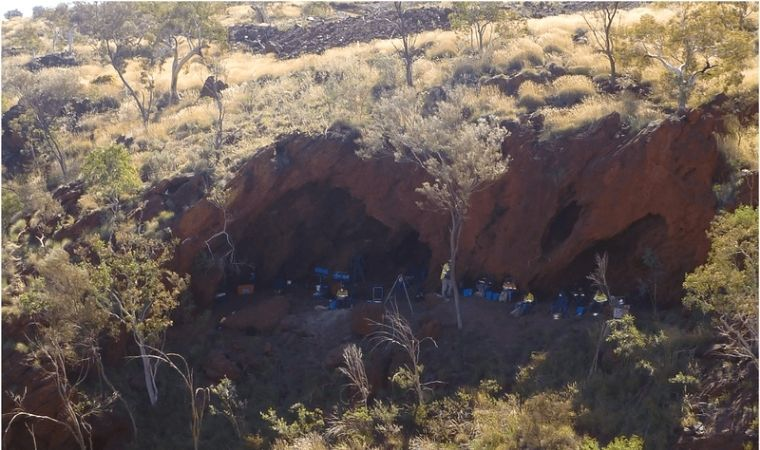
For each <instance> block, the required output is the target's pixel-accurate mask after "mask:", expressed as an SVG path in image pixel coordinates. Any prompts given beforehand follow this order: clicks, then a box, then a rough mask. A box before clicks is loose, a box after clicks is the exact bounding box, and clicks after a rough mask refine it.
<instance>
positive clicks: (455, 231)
mask: <svg viewBox="0 0 760 450" xmlns="http://www.w3.org/2000/svg"><path fill="white" fill-rule="evenodd" d="M461 230H462V220H461V219H460V218H459V217H458V216H457V215H455V214H452V219H451V232H450V233H449V250H450V254H451V270H450V271H449V275H450V276H451V287H452V288H453V289H454V309H455V310H456V315H457V329H459V330H461V329H462V313H461V311H460V310H459V286H458V285H457V269H456V267H457V248H458V247H459V235H460V232H461Z"/></svg>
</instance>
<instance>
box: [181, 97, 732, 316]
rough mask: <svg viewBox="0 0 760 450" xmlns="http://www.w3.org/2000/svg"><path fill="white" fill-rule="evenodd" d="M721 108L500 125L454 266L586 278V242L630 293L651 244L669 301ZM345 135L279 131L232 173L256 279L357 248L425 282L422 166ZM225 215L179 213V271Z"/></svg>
mask: <svg viewBox="0 0 760 450" xmlns="http://www.w3.org/2000/svg"><path fill="white" fill-rule="evenodd" d="M719 115H720V110H719V107H718V105H713V106H709V105H708V106H706V107H704V108H702V109H698V110H694V111H692V112H690V113H689V114H688V116H687V117H684V118H676V117H671V118H668V119H666V120H664V121H662V122H661V123H658V124H651V125H650V126H649V127H648V128H646V129H644V130H642V131H641V132H639V133H637V134H635V135H632V136H629V135H626V133H625V131H624V130H623V129H621V123H620V119H619V117H618V116H617V115H616V114H613V115H611V116H609V117H607V118H606V119H604V120H602V121H601V122H599V123H597V124H596V125H594V126H592V127H590V128H589V129H587V130H584V131H583V132H580V133H578V134H576V135H574V136H570V137H567V138H564V139H562V140H555V141H550V142H541V141H539V140H538V137H537V132H536V131H533V130H532V129H530V127H526V126H524V125H520V124H516V123H511V124H505V125H508V126H509V127H510V128H511V129H512V135H511V136H510V137H508V138H507V140H506V141H505V143H504V145H503V151H504V154H505V155H509V156H510V157H511V158H512V162H511V166H510V170H509V172H508V173H507V174H506V175H505V176H503V177H502V178H501V179H500V180H499V181H498V182H496V183H495V184H494V185H493V186H491V187H490V188H489V189H487V190H486V191H484V192H480V193H478V194H477V195H475V196H474V197H473V199H472V208H471V212H470V215H469V218H468V221H467V224H466V226H465V230H464V232H463V234H462V243H461V255H460V273H462V275H463V277H464V278H465V280H467V279H472V278H474V277H476V276H479V275H480V274H486V273H487V274H491V275H493V276H494V277H496V278H499V277H502V276H504V275H506V274H511V275H512V276H513V277H514V278H515V280H516V281H517V283H518V285H519V286H520V287H521V288H530V289H533V290H535V291H537V293H539V294H541V293H550V292H552V291H554V290H555V289H558V288H562V287H566V286H569V285H571V284H574V283H577V282H582V281H584V280H585V275H586V274H587V273H589V272H590V271H591V269H592V266H593V257H594V254H595V253H597V252H605V251H606V252H609V254H610V269H609V279H610V283H611V286H612V287H613V291H615V292H616V293H619V294H624V293H630V294H633V293H635V292H636V289H637V286H638V281H639V279H644V278H646V276H647V272H646V270H647V269H646V267H645V266H644V265H643V264H642V262H641V259H642V257H643V255H644V253H645V252H654V254H655V255H656V256H657V258H658V259H659V260H660V261H661V263H662V264H663V267H664V273H663V274H662V276H661V280H663V281H662V282H661V284H660V285H659V286H658V291H659V293H660V299H661V300H664V301H671V302H672V301H677V300H678V299H679V298H680V284H681V281H682V277H683V274H684V273H686V272H688V271H690V270H692V269H693V268H694V267H695V266H696V265H698V264H699V263H700V262H702V261H703V260H704V258H705V256H706V253H707V249H708V242H707V240H706V237H705V230H706V229H707V227H708V225H709V223H710V220H711V219H712V217H713V216H714V211H715V198H714V194H713V191H712V185H713V183H714V182H716V178H717V177H718V174H719V173H720V172H721V171H720V166H721V159H720V156H719V152H718V151H717V149H716V143H715V139H714V137H713V134H712V132H713V130H714V129H715V128H716V124H717V123H718V122H719ZM356 137H357V136H356V134H351V133H349V132H343V133H337V132H334V133H332V134H328V136H325V137H309V136H304V135H292V136H289V137H285V138H283V139H282V140H281V141H280V142H278V143H277V144H275V145H272V146H271V147H269V148H266V149H263V150H262V151H260V152H259V153H258V154H257V155H256V156H254V157H253V158H251V159H250V160H249V161H248V162H247V163H246V164H245V165H244V166H243V167H242V168H241V169H240V170H239V172H238V173H237V175H236V177H235V178H234V179H233V180H232V181H231V182H230V183H229V185H228V189H229V191H230V199H231V200H230V201H229V203H228V205H227V211H228V224H227V230H228V231H229V232H230V235H231V236H232V237H233V239H234V240H235V242H236V247H237V249H236V250H237V255H238V256H239V257H240V258H243V259H247V260H249V261H250V262H254V263H255V264H256V265H257V267H258V274H257V275H258V276H259V279H260V280H261V281H264V282H266V281H267V280H271V279H272V278H273V277H274V276H275V275H276V274H277V273H281V272H286V273H288V275H289V276H290V277H302V278H306V277H310V276H311V271H312V269H313V267H314V266H315V265H320V264H321V265H327V266H330V267H333V268H336V269H341V268H342V269H348V266H349V264H350V260H351V257H352V255H355V254H357V253H361V254H362V255H364V257H365V260H366V261H367V262H366V265H365V269H366V271H367V272H368V273H372V274H373V276H374V275H377V276H379V275H382V276H386V277H387V276H392V273H393V272H396V271H397V270H398V269H399V268H404V267H408V266H409V265H410V264H425V263H427V267H428V271H429V273H430V274H431V275H432V276H429V277H428V280H432V281H431V283H432V284H435V282H436V277H435V276H434V275H437V274H434V272H436V271H437V269H438V268H439V265H440V264H441V262H442V261H444V260H445V259H446V258H447V253H448V248H447V242H448V241H447V236H446V235H447V227H448V221H447V220H446V218H445V217H444V216H443V215H439V214H436V213H433V212H428V211H421V210H420V209H418V207H417V206H416V204H415V202H416V201H419V200H423V199H422V198H421V197H420V196H419V195H418V194H417V193H416V192H415V188H416V187H417V186H418V185H419V183H420V182H421V181H423V180H424V179H425V176H424V174H423V173H421V172H419V171H417V170H416V169H415V168H414V167H412V166H408V165H397V164H395V163H394V162H393V161H391V160H387V159H384V160H370V161H366V160H362V159H360V158H359V157H357V156H356V154H355V150H356V144H355V139H356ZM222 223H223V215H222V210H221V209H219V208H218V207H215V206H214V205H212V204H210V203H208V202H207V201H205V200H201V201H200V202H198V203H197V204H196V205H195V206H193V207H192V208H190V209H188V210H187V211H186V213H185V214H184V215H183V216H182V217H181V218H179V220H178V221H177V225H176V226H175V234H176V235H177V236H178V237H179V238H180V240H181V242H182V243H181V244H180V247H179V249H178V252H177V256H176V261H175V263H176V267H177V268H178V269H179V270H181V271H186V272H187V271H190V270H191V268H192V265H193V261H194V259H195V258H196V256H197V255H198V254H199V252H200V251H201V250H202V249H203V248H205V240H206V239H208V237H210V236H212V235H213V234H214V233H216V232H218V231H219V230H220V229H221V226H222ZM220 244H221V243H220ZM389 267H390V269H389ZM384 270H385V272H384ZM379 279H384V278H379ZM197 300H198V301H200V302H203V301H204V300H205V301H208V299H197Z"/></svg>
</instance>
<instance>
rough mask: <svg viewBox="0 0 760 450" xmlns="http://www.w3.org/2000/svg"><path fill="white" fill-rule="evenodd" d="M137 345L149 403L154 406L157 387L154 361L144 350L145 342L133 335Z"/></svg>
mask: <svg viewBox="0 0 760 450" xmlns="http://www.w3.org/2000/svg"><path fill="white" fill-rule="evenodd" d="M135 341H136V342H137V346H138V347H139V348H140V359H142V363H143V374H144V375H145V387H146V388H147V390H148V398H149V399H150V405H151V406H155V405H156V403H158V388H157V387H156V375H155V372H154V370H153V364H154V361H153V360H152V359H151V358H150V357H149V356H148V353H147V352H146V350H145V344H144V343H143V342H142V339H139V338H137V337H135Z"/></svg>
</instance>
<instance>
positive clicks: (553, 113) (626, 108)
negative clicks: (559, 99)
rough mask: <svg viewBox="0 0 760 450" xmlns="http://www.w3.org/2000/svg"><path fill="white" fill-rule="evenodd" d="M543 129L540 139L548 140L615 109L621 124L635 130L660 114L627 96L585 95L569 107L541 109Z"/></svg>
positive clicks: (646, 104) (606, 114) (591, 122)
mask: <svg viewBox="0 0 760 450" xmlns="http://www.w3.org/2000/svg"><path fill="white" fill-rule="evenodd" d="M541 112H542V113H543V115H544V130H543V132H542V133H541V139H550V138H553V137H556V136H560V135H563V134H567V133H570V132H573V131H576V130H580V129H582V128H584V127H587V126H589V125H591V124H593V123H595V122H597V121H599V120H600V119H602V118H604V117H607V116H608V115H610V114H612V113H614V112H617V113H618V114H620V116H621V120H622V121H623V123H625V124H627V125H628V126H629V127H630V128H631V129H632V130H634V131H635V130H639V129H641V128H643V127H645V126H646V125H648V124H649V123H650V122H652V121H655V120H659V119H661V118H662V117H663V114H662V113H661V112H659V111H657V110H656V109H655V108H654V107H653V106H652V105H650V104H648V103H646V102H644V101H641V100H638V99H634V98H631V97H622V98H615V97H611V96H608V95H595V96H593V97H588V98H587V99H585V100H584V101H583V102H582V103H580V104H578V105H575V106H572V107H570V108H545V109H542V110H541Z"/></svg>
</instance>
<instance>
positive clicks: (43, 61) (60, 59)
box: [24, 52, 79, 72]
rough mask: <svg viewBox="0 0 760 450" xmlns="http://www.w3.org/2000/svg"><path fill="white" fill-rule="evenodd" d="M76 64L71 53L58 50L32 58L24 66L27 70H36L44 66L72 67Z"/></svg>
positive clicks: (77, 62)
mask: <svg viewBox="0 0 760 450" xmlns="http://www.w3.org/2000/svg"><path fill="white" fill-rule="evenodd" d="M78 65H79V61H78V60H77V58H76V56H75V55H74V54H73V53H69V52H60V53H50V54H49V55H44V56H39V57H37V58H34V59H32V60H31V61H29V62H28V63H27V64H26V65H25V66H24V67H26V69H27V70H30V71H32V72H36V71H38V70H40V69H43V68H46V67H73V66H78Z"/></svg>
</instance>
